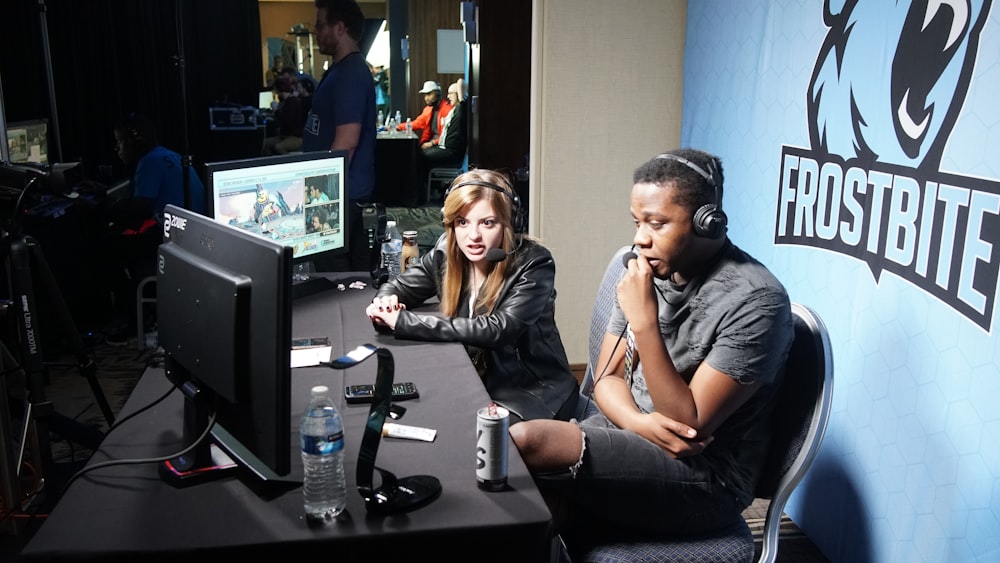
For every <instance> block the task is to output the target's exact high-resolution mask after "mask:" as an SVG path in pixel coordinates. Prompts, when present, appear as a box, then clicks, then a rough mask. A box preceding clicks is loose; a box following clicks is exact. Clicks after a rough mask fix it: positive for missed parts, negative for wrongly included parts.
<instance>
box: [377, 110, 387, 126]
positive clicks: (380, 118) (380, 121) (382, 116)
mask: <svg viewBox="0 0 1000 563" xmlns="http://www.w3.org/2000/svg"><path fill="white" fill-rule="evenodd" d="M384 126H385V114H384V113H382V110H378V118H377V119H376V120H375V130H376V131H378V130H381V129H382V127H384Z"/></svg>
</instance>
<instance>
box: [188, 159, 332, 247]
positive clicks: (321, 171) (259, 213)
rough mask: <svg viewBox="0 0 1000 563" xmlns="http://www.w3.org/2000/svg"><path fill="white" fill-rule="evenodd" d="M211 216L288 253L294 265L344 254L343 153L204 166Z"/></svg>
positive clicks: (237, 161)
mask: <svg viewBox="0 0 1000 563" xmlns="http://www.w3.org/2000/svg"><path fill="white" fill-rule="evenodd" d="M206 169H207V172H208V185H209V189H211V191H212V216H213V217H214V218H215V220H216V221H220V222H222V223H226V224H228V225H232V226H234V227H237V228H239V229H242V230H244V231H247V232H248V233H253V234H255V235H258V236H262V237H266V238H269V239H271V240H274V241H278V242H280V243H282V244H284V245H286V246H290V247H291V248H292V255H293V256H294V259H295V262H296V263H299V262H302V261H305V260H311V259H314V258H315V257H316V256H317V255H319V254H320V253H342V252H346V251H347V249H346V241H347V209H346V206H347V197H346V193H347V151H317V152H307V153H299V154H289V155H280V156H265V157H260V158H252V159H247V160H235V161H229V162H216V163H209V164H207V165H206Z"/></svg>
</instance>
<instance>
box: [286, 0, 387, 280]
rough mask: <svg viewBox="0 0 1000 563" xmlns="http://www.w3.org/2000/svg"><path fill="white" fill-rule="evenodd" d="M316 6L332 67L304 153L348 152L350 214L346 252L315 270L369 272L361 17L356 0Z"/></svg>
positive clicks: (369, 158)
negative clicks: (363, 209) (364, 208)
mask: <svg viewBox="0 0 1000 563" xmlns="http://www.w3.org/2000/svg"><path fill="white" fill-rule="evenodd" d="M315 6H316V43H317V44H318V45H319V52H320V53H322V54H324V55H328V56H330V57H331V58H332V64H331V65H330V68H329V69H327V71H326V73H324V75H323V79H322V80H321V81H320V83H319V86H318V87H317V88H316V92H315V93H314V94H313V102H312V109H311V110H310V111H309V115H308V117H307V118H306V126H305V128H304V129H303V131H302V150H303V152H309V151H319V150H346V151H347V154H348V167H347V192H348V193H347V200H348V201H347V212H348V214H349V215H348V232H347V244H348V247H349V252H348V253H347V254H346V255H339V256H337V257H334V258H333V259H331V260H329V263H326V262H325V261H324V262H323V263H317V264H316V269H317V270H319V271H361V272H367V271H369V270H370V269H371V266H372V264H371V254H370V252H369V249H368V236H367V234H366V233H365V228H364V222H363V218H362V214H361V207H360V206H359V204H365V203H369V202H370V201H371V199H372V196H373V195H374V192H375V85H374V82H373V81H372V75H371V71H370V70H369V68H368V63H367V61H365V58H364V56H362V54H361V49H360V48H359V47H358V42H359V41H360V40H361V33H362V31H363V29H364V22H365V17H364V14H362V12H361V8H360V7H359V6H358V4H357V2H355V1H354V0H315Z"/></svg>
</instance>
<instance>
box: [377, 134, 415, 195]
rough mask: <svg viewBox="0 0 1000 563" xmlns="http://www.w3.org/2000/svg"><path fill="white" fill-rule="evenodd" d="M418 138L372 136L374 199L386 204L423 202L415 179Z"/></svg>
mask: <svg viewBox="0 0 1000 563" xmlns="http://www.w3.org/2000/svg"><path fill="white" fill-rule="evenodd" d="M420 158H421V155H420V139H419V138H418V137H417V136H416V135H410V136H407V135H406V133H396V134H394V135H390V134H386V133H379V135H378V138H377V139H375V201H377V202H379V203H381V204H383V205H386V206H403V207H414V206H416V205H419V204H421V203H423V202H422V201H421V199H422V194H423V190H422V186H423V183H424V180H425V179H422V178H419V176H420V170H421V169H422V167H421V165H420Z"/></svg>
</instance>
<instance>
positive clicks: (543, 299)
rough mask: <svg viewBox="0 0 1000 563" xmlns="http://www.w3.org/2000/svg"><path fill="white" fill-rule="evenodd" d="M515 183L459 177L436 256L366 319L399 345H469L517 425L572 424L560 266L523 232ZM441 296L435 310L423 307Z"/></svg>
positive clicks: (409, 273)
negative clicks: (560, 317)
mask: <svg viewBox="0 0 1000 563" xmlns="http://www.w3.org/2000/svg"><path fill="white" fill-rule="evenodd" d="M516 198H517V196H516V194H515V193H514V189H513V187H512V185H511V182H510V180H509V179H508V178H507V177H505V176H504V175H502V174H500V173H498V172H494V171H492V170H485V169H476V170H470V171H469V172H467V173H465V174H462V175H461V176H458V177H457V178H456V179H455V181H454V182H453V183H452V186H451V188H450V189H449V190H448V193H447V195H446V197H445V200H444V208H443V210H442V214H443V223H444V227H445V232H444V233H443V234H442V235H441V237H440V238H439V239H438V241H437V243H436V244H435V246H434V248H433V249H432V250H431V251H429V252H426V253H424V254H423V255H422V256H420V258H419V259H418V261H417V262H416V263H412V264H410V265H408V266H407V267H406V270H404V271H403V273H402V274H400V275H399V276H398V277H397V278H396V279H394V280H391V281H388V282H386V283H384V284H382V285H381V287H379V289H378V292H377V294H376V297H375V299H374V300H373V301H372V303H371V305H369V306H368V308H367V310H366V313H367V315H368V317H369V318H370V319H371V320H372V322H373V323H374V324H375V326H376V328H377V329H379V330H390V331H392V333H393V334H394V335H395V338H398V339H411V340H425V341H438V342H461V343H463V344H464V345H465V347H466V350H467V351H468V353H469V356H470V357H471V358H472V361H473V364H474V365H475V366H476V369H477V370H478V372H479V375H480V377H481V378H482V379H483V382H484V383H485V385H486V390H487V392H489V394H490V397H491V398H492V399H493V400H494V401H496V403H497V404H499V405H501V406H503V407H505V408H506V409H508V410H509V411H510V416H511V423H516V422H518V421H520V420H529V419H536V418H543V419H553V418H554V419H559V420H569V419H570V418H571V417H572V416H573V413H574V412H575V409H576V404H577V398H578V396H579V387H578V385H577V382H576V378H575V377H574V376H573V373H572V371H571V370H570V367H569V361H568V360H567V359H566V351H565V350H564V348H563V344H562V340H561V338H560V336H559V330H558V328H557V327H556V321H555V300H556V290H555V270H556V268H555V262H554V261H553V259H552V254H551V253H550V252H549V250H548V249H547V248H545V247H544V246H542V245H541V244H540V243H539V242H538V241H537V240H535V239H534V238H532V237H530V236H528V235H527V234H524V233H523V232H522V231H523V228H520V227H523V221H524V216H523V215H522V210H521V209H520V205H519V204H518V203H517V202H518V200H517V199H516ZM435 297H436V298H437V299H438V300H439V301H440V307H439V309H438V310H437V311H428V312H417V311H413V310H412V308H414V307H417V306H419V305H421V304H423V303H424V302H426V301H427V300H429V299H432V298H435Z"/></svg>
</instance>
